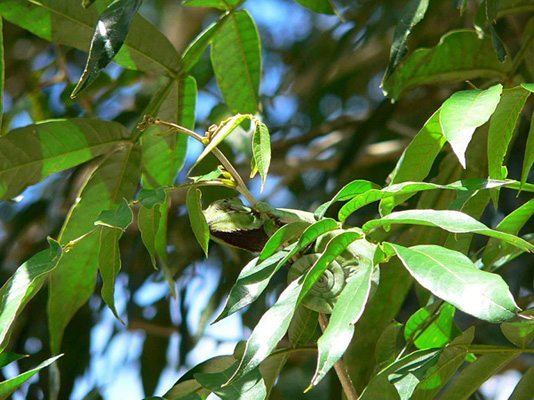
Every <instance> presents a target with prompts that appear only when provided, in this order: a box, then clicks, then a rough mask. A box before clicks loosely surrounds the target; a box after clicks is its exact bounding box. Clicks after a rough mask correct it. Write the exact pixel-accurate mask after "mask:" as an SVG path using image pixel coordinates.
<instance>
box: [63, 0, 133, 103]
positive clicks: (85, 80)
mask: <svg viewBox="0 0 534 400" xmlns="http://www.w3.org/2000/svg"><path fill="white" fill-rule="evenodd" d="M142 2H143V0H115V1H113V2H112V3H111V4H110V5H109V6H108V7H107V8H106V9H105V10H104V12H103V13H102V14H101V15H100V17H99V18H98V21H97V23H96V28H95V33H94V35H93V39H92V40H91V47H90V49H89V56H88V58H87V63H86V64H85V68H84V70H83V73H82V76H81V77H80V79H79V80H78V84H77V85H76V87H75V88H74V90H73V91H72V94H71V97H72V98H74V97H76V96H77V95H78V94H79V93H80V92H81V91H82V90H83V89H85V88H86V87H87V86H89V85H90V84H91V83H92V82H93V81H94V80H95V79H96V77H97V76H98V74H99V73H100V71H101V70H102V69H104V68H105V67H106V66H107V65H108V64H109V63H110V62H111V60H113V57H115V55H116V54H117V53H118V52H119V50H120V49H121V47H122V44H123V43H124V40H125V39H126V36H127V35H128V30H129V29H130V24H131V23H132V19H133V17H134V15H135V14H136V13H137V10H138V9H139V7H140V6H141V3H142Z"/></svg>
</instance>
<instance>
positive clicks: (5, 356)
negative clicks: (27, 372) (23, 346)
mask: <svg viewBox="0 0 534 400" xmlns="http://www.w3.org/2000/svg"><path fill="white" fill-rule="evenodd" d="M25 357H28V356H27V355H24V354H17V353H9V352H2V353H0V368H4V367H5V366H6V365H9V364H11V363H12V362H14V361H17V360H20V359H21V358H25Z"/></svg>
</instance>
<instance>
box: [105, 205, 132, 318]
mask: <svg viewBox="0 0 534 400" xmlns="http://www.w3.org/2000/svg"><path fill="white" fill-rule="evenodd" d="M130 212H131V211H130ZM99 236H100V238H99V248H100V249H99V252H98V269H99V270H100V276H101V277H102V291H101V294H102V300H104V302H105V303H106V304H107V306H108V307H109V309H110V310H111V312H113V315H115V317H116V318H117V319H118V320H119V321H121V322H122V323H123V324H124V322H123V321H122V320H121V318H120V317H119V314H118V313H117V309H116V308H115V280H116V279H117V275H119V271H120V269H121V257H120V249H119V239H120V237H121V236H122V230H120V229H116V228H106V227H101V228H100V229H99Z"/></svg>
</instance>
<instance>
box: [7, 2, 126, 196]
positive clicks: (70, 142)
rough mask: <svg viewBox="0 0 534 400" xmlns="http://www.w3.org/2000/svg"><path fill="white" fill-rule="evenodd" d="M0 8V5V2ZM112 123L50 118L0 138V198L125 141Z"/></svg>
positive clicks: (85, 119) (120, 126)
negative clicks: (0, 149) (0, 150)
mask: <svg viewBox="0 0 534 400" xmlns="http://www.w3.org/2000/svg"><path fill="white" fill-rule="evenodd" d="M0 7H1V5H0ZM128 136H129V133H128V131H127V130H126V128H124V126H122V125H120V124H118V123H116V122H108V121H101V120H96V119H89V118H75V119H68V120H67V119H63V120H52V121H48V122H43V123H39V124H35V125H29V126H26V127H24V128H18V129H14V130H12V131H11V132H9V133H8V134H6V135H4V136H2V137H0V148H2V149H4V151H2V152H1V153H0V199H8V198H11V197H13V196H16V195H17V194H19V193H20V192H21V191H23V190H24V189H25V188H26V187H27V186H29V185H33V184H34V183H37V182H39V181H41V180H43V179H44V178H46V177H47V176H49V175H51V174H53V173H56V172H59V171H63V170H66V169H68V168H72V167H74V166H76V165H79V164H82V163H84V162H86V161H88V160H91V159H92V158H94V157H97V156H99V155H101V154H105V153H108V152H110V151H111V150H112V149H114V148H115V147H118V146H120V145H124V144H126V143H127V141H128Z"/></svg>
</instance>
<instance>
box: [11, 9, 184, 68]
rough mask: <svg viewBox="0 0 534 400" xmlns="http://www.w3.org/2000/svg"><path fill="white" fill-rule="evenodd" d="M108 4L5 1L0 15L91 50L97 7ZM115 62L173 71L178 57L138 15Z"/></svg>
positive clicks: (54, 39)
mask: <svg viewBox="0 0 534 400" xmlns="http://www.w3.org/2000/svg"><path fill="white" fill-rule="evenodd" d="M107 3H109V2H108V1H103V0H98V1H96V4H95V7H90V8H87V9H85V8H83V7H82V5H81V4H80V2H78V1H58V0H40V1H39V2H34V1H32V2H29V1H20V0H3V1H2V2H1V3H0V15H2V16H3V17H4V18H5V19H7V20H8V21H10V22H12V23H14V24H16V25H18V26H21V27H22V28H24V29H27V30H29V31H30V32H32V33H33V34H35V35H37V36H39V37H41V38H43V39H45V40H48V41H50V42H54V43H57V44H60V45H66V46H70V47H74V48H76V49H79V50H82V51H88V50H89V43H90V41H91V38H92V37H93V34H94V31H95V26H96V22H97V20H98V10H103V9H104V7H105V5H106V4H107ZM147 37H149V38H150V40H146V38H147ZM115 61H116V62H117V63H118V64H120V65H122V66H123V67H125V68H128V69H133V70H140V71H151V72H156V73H159V74H162V73H165V74H174V72H175V71H176V70H177V68H178V61H179V59H178V54H177V53H176V50H175V48H174V47H173V45H172V44H171V43H170V42H169V40H168V39H167V38H166V37H165V36H164V35H163V34H162V33H161V32H160V31H159V30H158V29H157V28H156V27H154V25H152V24H151V23H149V22H148V21H147V20H146V19H144V18H142V17H141V16H139V15H136V16H135V17H134V19H133V22H132V25H131V27H130V30H129V34H128V37H127V38H126V42H125V43H124V45H123V46H122V48H121V50H120V51H119V53H118V54H117V55H116V56H115Z"/></svg>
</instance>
